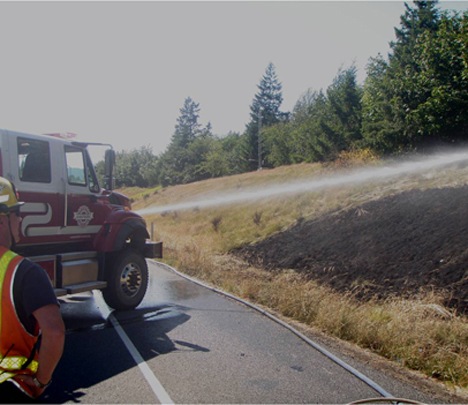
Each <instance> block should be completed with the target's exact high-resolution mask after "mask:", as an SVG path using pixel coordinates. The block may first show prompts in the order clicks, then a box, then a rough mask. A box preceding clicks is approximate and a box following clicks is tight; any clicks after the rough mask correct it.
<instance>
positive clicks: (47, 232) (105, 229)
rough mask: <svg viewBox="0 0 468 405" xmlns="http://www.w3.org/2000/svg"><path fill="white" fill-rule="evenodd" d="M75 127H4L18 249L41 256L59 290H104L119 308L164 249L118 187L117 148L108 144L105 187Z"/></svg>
mask: <svg viewBox="0 0 468 405" xmlns="http://www.w3.org/2000/svg"><path fill="white" fill-rule="evenodd" d="M90 145H102V144H97V143H85V142H77V141H75V140H74V138H73V137H72V136H71V135H70V134H52V135H31V134H25V133H20V132H14V131H9V130H2V129H0V176H2V177H5V178H7V179H8V180H10V181H11V182H13V183H14V184H15V186H16V189H17V192H18V194H19V200H20V201H24V202H25V204H24V205H23V206H22V208H21V216H22V222H21V240H20V242H19V243H18V244H17V246H16V247H15V249H14V250H15V251H16V252H18V253H19V254H21V255H23V256H25V257H28V258H29V259H31V260H33V261H35V262H38V263H39V264H40V265H41V266H42V267H43V268H44V269H45V270H46V271H47V273H48V274H49V277H50V279H51V281H52V284H53V286H54V288H55V292H56V294H57V296H61V295H66V294H75V293H80V292H84V291H91V290H95V289H99V290H102V294H103V297H104V299H105V301H106V303H107V304H108V305H109V306H110V307H111V308H114V309H118V310H125V309H133V308H135V307H136V306H137V305H139V304H140V303H141V301H142V300H143V297H144V295H145V292H146V288H147V285H148V267H147V263H146V260H145V258H154V257H162V242H152V241H150V240H149V238H150V235H149V233H148V231H147V229H146V223H145V221H144V219H143V218H142V217H141V216H140V215H138V214H136V213H135V212H132V211H131V205H130V200H129V199H128V198H127V197H126V196H124V195H122V194H120V193H117V192H115V191H112V186H113V167H114V162H115V153H114V151H113V150H112V147H110V145H102V146H108V147H109V148H108V149H107V150H106V151H105V160H104V162H105V163H104V164H105V180H104V183H105V185H104V188H102V187H101V186H100V185H99V182H98V179H97V176H96V172H95V169H94V167H93V164H92V161H91V158H90V153H89V151H88V147H89V146H90Z"/></svg>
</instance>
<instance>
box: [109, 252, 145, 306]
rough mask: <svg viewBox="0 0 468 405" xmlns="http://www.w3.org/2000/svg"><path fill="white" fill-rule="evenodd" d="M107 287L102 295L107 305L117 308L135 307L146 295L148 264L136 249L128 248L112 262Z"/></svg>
mask: <svg viewBox="0 0 468 405" xmlns="http://www.w3.org/2000/svg"><path fill="white" fill-rule="evenodd" d="M109 270H110V271H108V273H107V277H106V281H107V287H106V288H105V289H104V290H102V295H103V297H104V300H105V301H106V303H107V305H109V306H110V307H111V308H114V309H117V310H126V309H133V308H135V307H136V306H138V305H139V304H140V303H141V301H142V300H143V297H144V296H145V293H146V289H147V287H148V265H147V264H146V260H145V258H144V257H143V256H142V255H141V254H139V253H138V252H136V251H135V250H131V249H127V250H125V251H123V252H122V253H121V254H119V255H118V256H117V257H116V258H115V259H114V260H112V262H111V266H110V268H109Z"/></svg>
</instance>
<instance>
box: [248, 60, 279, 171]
mask: <svg viewBox="0 0 468 405" xmlns="http://www.w3.org/2000/svg"><path fill="white" fill-rule="evenodd" d="M257 87H258V92H257V93H256V94H255V96H254V99H253V102H252V105H251V106H250V118H251V120H250V122H249V123H248V124H247V129H246V135H247V137H248V144H249V145H248V151H247V159H248V160H249V161H250V162H251V165H250V168H251V169H254V168H255V166H258V167H259V168H260V167H261V166H262V163H263V155H262V153H261V147H262V144H261V143H262V141H261V137H260V136H259V134H260V133H259V130H260V131H261V128H263V127H268V126H271V125H274V124H277V123H278V122H280V121H286V120H287V117H288V114H286V113H283V112H281V111H280V106H281V103H282V102H283V94H282V85H281V83H280V82H279V81H278V78H277V76H276V70H275V66H274V65H273V63H269V64H268V66H267V68H266V70H265V73H264V75H263V77H262V79H261V80H260V83H259V84H258V86H257Z"/></svg>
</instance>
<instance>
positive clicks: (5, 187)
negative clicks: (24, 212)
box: [0, 177, 24, 215]
mask: <svg viewBox="0 0 468 405" xmlns="http://www.w3.org/2000/svg"><path fill="white" fill-rule="evenodd" d="M23 204H24V202H21V201H18V197H17V195H16V189H15V186H14V184H13V183H11V182H10V181H8V180H7V179H5V178H4V177H0V215H2V214H3V215H7V214H9V213H10V212H12V211H15V210H19V208H20V207H21V206H22V205H23Z"/></svg>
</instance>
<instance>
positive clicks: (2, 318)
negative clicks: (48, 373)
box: [0, 246, 39, 396]
mask: <svg viewBox="0 0 468 405" xmlns="http://www.w3.org/2000/svg"><path fill="white" fill-rule="evenodd" d="M22 260H23V257H21V256H19V255H17V254H16V253H14V252H12V251H11V250H8V249H6V248H5V247H1V246H0V293H1V305H0V384H1V383H3V382H5V381H7V380H10V379H11V381H12V382H13V383H15V384H16V385H17V386H18V387H19V388H20V389H22V390H23V391H25V392H26V393H27V394H28V395H30V396H31V394H32V393H31V391H30V388H29V386H28V385H27V384H24V383H23V382H22V381H20V380H17V379H14V377H15V376H16V375H19V374H29V375H34V374H36V371H37V367H38V361H37V359H38V355H37V351H36V350H35V349H34V347H35V345H36V342H37V339H38V335H39V328H38V327H36V331H35V333H34V334H31V333H29V332H28V331H27V330H26V329H25V327H24V326H23V324H22V323H21V321H20V319H19V318H18V315H17V312H16V308H15V303H14V299H13V281H14V279H15V274H16V271H17V270H18V267H19V265H20V263H21V261H22ZM30 357H32V358H31V359H30ZM28 360H29V361H28Z"/></svg>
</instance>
